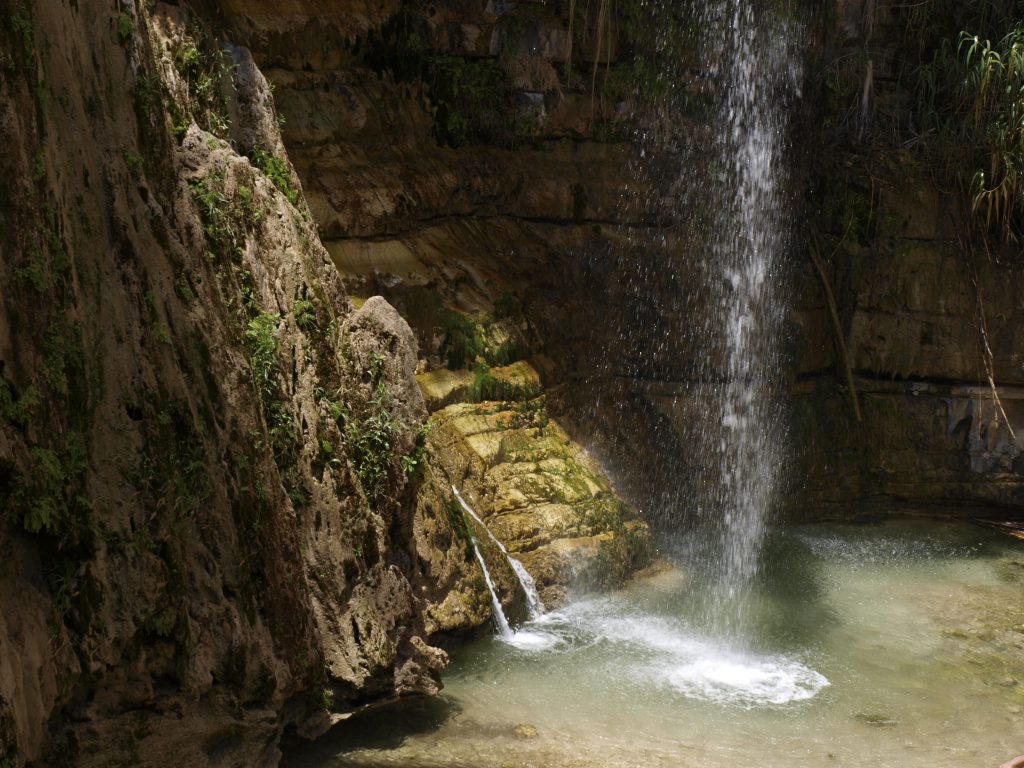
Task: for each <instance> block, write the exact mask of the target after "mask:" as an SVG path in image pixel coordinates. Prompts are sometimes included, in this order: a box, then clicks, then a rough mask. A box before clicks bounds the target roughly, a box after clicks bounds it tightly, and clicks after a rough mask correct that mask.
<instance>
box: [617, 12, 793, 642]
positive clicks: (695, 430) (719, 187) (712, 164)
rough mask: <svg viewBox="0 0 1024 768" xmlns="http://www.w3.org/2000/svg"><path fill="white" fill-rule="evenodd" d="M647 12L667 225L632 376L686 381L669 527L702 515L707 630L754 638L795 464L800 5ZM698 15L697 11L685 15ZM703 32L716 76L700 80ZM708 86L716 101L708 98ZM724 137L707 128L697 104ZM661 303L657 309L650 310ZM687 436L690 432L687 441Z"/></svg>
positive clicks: (653, 160) (656, 182)
mask: <svg viewBox="0 0 1024 768" xmlns="http://www.w3.org/2000/svg"><path fill="white" fill-rule="evenodd" d="M686 1H687V2H688V3H689V7H690V8H692V10H690V11H689V12H688V11H687V10H686V9H685V2H683V0H647V2H646V3H645V4H644V7H645V8H646V11H645V12H646V13H648V14H649V19H648V21H649V22H650V28H651V29H652V30H653V31H652V33H651V34H652V35H653V37H651V38H650V39H649V40H648V41H647V44H646V45H647V51H648V52H647V55H649V56H650V57H651V60H652V62H653V65H654V67H655V68H656V70H657V71H660V72H661V75H660V78H661V85H662V86H663V87H662V88H661V89H660V91H659V93H660V95H659V96H658V97H657V100H656V103H654V104H652V105H651V112H650V114H648V115H646V119H645V123H644V124H645V126H646V127H645V130H644V131H643V132H642V133H641V140H642V145H643V146H642V149H643V150H644V154H645V155H646V156H647V157H649V158H650V159H647V160H643V161H641V163H640V164H638V169H639V173H638V179H639V181H640V182H641V184H640V186H641V188H643V185H644V184H645V183H646V184H648V185H649V186H648V188H649V189H652V190H655V192H653V193H647V194H646V196H644V197H643V200H644V202H645V204H646V205H647V207H648V208H649V209H650V210H651V211H653V212H656V215H658V216H659V217H662V220H663V221H664V222H666V223H665V224H664V225H663V226H661V227H659V233H658V234H657V235H654V236H645V235H638V237H646V240H644V241H642V242H638V245H641V246H642V247H644V248H645V249H650V250H651V251H653V252H654V253H656V254H659V257H658V258H655V259H648V260H646V261H641V262H639V263H638V265H637V266H638V268H637V269H636V270H634V271H635V272H636V273H637V274H635V275H630V276H629V277H630V279H631V280H633V281H634V282H635V283H636V285H635V286H633V289H632V291H631V292H630V293H629V294H628V295H629V296H630V297H631V298H632V297H634V296H636V297H639V300H640V303H641V309H638V310H637V313H638V314H637V316H638V317H644V315H643V314H639V313H640V312H646V316H647V317H649V318H651V320H652V321H651V322H648V323H646V324H644V325H643V326H642V327H635V326H633V325H628V323H629V322H631V316H628V315H627V317H626V321H625V322H626V323H627V324H626V325H625V326H624V328H623V330H622V331H621V332H620V333H619V337H620V340H623V341H625V342H626V345H625V346H626V348H627V349H631V350H632V353H631V356H630V357H629V359H630V360H633V361H635V362H634V363H633V365H634V366H635V368H636V371H635V372H630V373H631V375H634V376H638V377H639V378H644V379H649V378H654V377H660V376H664V375H665V373H661V372H662V371H665V372H666V373H667V375H668V377H674V378H675V379H676V380H677V381H679V382H680V386H679V389H678V390H677V392H678V395H677V398H676V400H675V402H673V403H672V406H671V407H672V409H673V413H674V417H675V422H674V423H675V424H676V425H677V429H680V430H681V436H682V440H683V446H684V448H683V451H685V453H686V455H685V456H684V457H683V458H682V459H680V458H679V457H675V458H672V457H669V458H667V459H665V460H662V464H663V466H662V467H661V471H660V474H661V475H662V477H663V480H664V483H663V484H664V487H665V489H666V490H665V492H664V503H663V505H662V506H663V507H664V512H663V513H662V515H661V519H660V520H656V522H660V523H661V526H660V527H662V528H671V529H674V528H677V527H678V523H677V522H676V521H677V520H678V516H679V515H681V514H682V515H685V516H686V517H688V518H692V517H696V518H698V519H700V520H701V521H702V522H703V523H704V524H705V526H704V530H705V535H704V536H702V537H699V538H701V539H702V540H701V541H699V542H697V543H695V545H694V547H695V549H696V550H697V552H696V553H695V556H696V563H697V566H698V568H699V569H700V570H701V571H703V572H705V573H704V576H705V577H706V584H705V585H704V587H703V591H704V592H705V599H706V601H707V605H706V609H705V611H704V614H705V620H706V623H707V624H708V625H709V626H710V627H712V628H714V629H717V630H718V631H720V632H723V633H725V634H727V635H733V636H734V637H739V636H740V635H742V634H743V626H742V625H743V623H744V620H745V619H744V614H745V611H746V608H745V605H746V604H747V603H748V602H749V597H750V594H749V593H750V589H751V586H752V583H753V580H754V577H755V576H756V574H757V572H758V569H759V563H760V560H761V554H762V541H763V539H764V535H765V532H766V529H767V527H768V525H769V523H770V520H771V513H772V510H773V507H774V506H775V504H776V501H777V497H778V495H779V487H780V485H781V479H782V477H783V475H784V471H783V470H784V466H785V462H786V456H787V453H788V451H787V441H788V436H787V426H786V418H785V409H784V406H783V401H782V397H781V383H782V382H781V376H780V371H781V370H782V369H783V339H784V336H785V334H784V330H785V327H784V317H785V306H786V304H785V290H784V282H785V281H784V280H783V274H782V273H783V270H784V267H785V254H786V251H787V249H788V248H789V242H790V235H789V226H790V225H789V221H790V216H789V212H788V208H789V205H788V203H789V200H788V196H789V193H788V191H787V189H788V185H789V177H788V168H787V163H786V133H787V127H788V125H787V124H788V107H789V104H790V102H791V100H792V98H793V97H795V96H797V95H798V91H799V81H800V77H801V67H800V65H799V58H798V56H797V55H795V46H793V44H792V43H791V41H792V40H793V39H794V37H795V35H794V29H795V23H794V21H793V11H794V9H793V7H792V6H793V3H790V2H785V0H783V1H781V2H778V3H763V2H757V0H686ZM681 6H684V7H681ZM692 32H697V33H699V35H700V41H701V43H702V47H703V59H704V65H705V66H704V68H703V70H702V71H701V72H700V74H699V75H696V76H695V75H694V70H693V66H692V61H693V56H692V53H693V44H694V41H695V39H694V38H693V37H692V36H691V34H690V33H692ZM697 83H702V84H703V85H702V94H703V95H702V96H701V97H700V99H695V97H694V91H695V89H694V85H695V84H697ZM695 102H696V103H699V104H701V105H702V106H703V108H705V109H707V108H710V111H705V112H704V113H703V114H704V118H703V119H704V121H705V125H706V127H707V128H708V129H709V133H707V134H705V133H702V132H701V131H700V129H699V128H698V127H697V126H695V124H694V122H693V119H692V116H693V114H694V111H693V106H694V103H695ZM648 296H649V297H650V298H646V297H648ZM682 433H684V434H682Z"/></svg>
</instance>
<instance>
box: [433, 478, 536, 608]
mask: <svg viewBox="0 0 1024 768" xmlns="http://www.w3.org/2000/svg"><path fill="white" fill-rule="evenodd" d="M452 493H454V494H455V498H456V499H457V500H458V502H459V504H460V505H462V508H463V510H465V511H466V513H467V514H469V515H470V516H471V517H472V518H473V519H474V520H476V521H477V523H479V524H480V527H481V528H483V529H484V531H485V532H486V533H487V535H488V536H490V537H491V541H493V542H494V543H495V544H497V545H498V549H500V550H501V554H503V555H504V556H505V559H506V560H508V564H509V565H510V566H511V567H512V571H513V572H514V573H515V575H516V578H517V579H519V585H520V586H521V587H522V588H523V592H524V593H525V594H526V609H527V611H528V612H529V615H530V618H531V619H536V618H537V617H538V616H540V615H542V614H543V613H544V603H543V602H542V601H541V599H540V595H539V594H538V592H537V584H536V582H535V581H534V580H533V576H531V575H530V573H529V572H528V571H527V570H526V568H525V567H524V566H523V564H522V563H521V562H519V561H518V560H516V559H515V558H514V557H512V555H510V554H509V553H508V550H507V549H505V545H504V544H502V543H501V542H500V541H498V538H497V537H496V536H495V535H494V534H493V533H491V530H490V528H488V527H487V524H486V523H484V521H483V520H481V519H480V518H479V517H478V516H477V514H476V512H474V511H473V508H472V507H470V506H469V504H467V503H466V501H465V499H463V498H462V494H461V493H459V490H458V488H456V487H455V486H454V485H453V486H452ZM479 556H480V553H479V551H478V552H477V557H479ZM492 594H493V591H492Z"/></svg>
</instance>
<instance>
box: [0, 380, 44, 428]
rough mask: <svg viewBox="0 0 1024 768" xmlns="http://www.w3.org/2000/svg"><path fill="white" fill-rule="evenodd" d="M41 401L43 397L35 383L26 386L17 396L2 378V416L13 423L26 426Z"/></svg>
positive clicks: (0, 414)
mask: <svg viewBox="0 0 1024 768" xmlns="http://www.w3.org/2000/svg"><path fill="white" fill-rule="evenodd" d="M41 402H42V397H41V395H40V394H39V390H38V389H37V388H36V386H35V385H34V384H32V385H29V386H28V387H26V389H25V391H24V392H22V393H21V395H19V396H18V397H15V396H14V393H13V392H12V391H11V387H10V385H9V384H8V383H7V381H6V380H5V379H0V417H3V418H5V419H7V421H9V422H11V423H12V424H16V425H18V426H19V427H23V426H25V425H26V424H27V423H28V420H29V419H30V418H31V417H32V414H33V413H35V410H36V408H38V407H39V405H40V403H41Z"/></svg>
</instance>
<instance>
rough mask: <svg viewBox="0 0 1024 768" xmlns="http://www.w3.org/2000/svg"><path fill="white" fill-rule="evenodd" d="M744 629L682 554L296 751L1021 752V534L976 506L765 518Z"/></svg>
mask: <svg viewBox="0 0 1024 768" xmlns="http://www.w3.org/2000/svg"><path fill="white" fill-rule="evenodd" d="M766 546H767V548H768V550H769V551H768V554H769V557H768V558H766V563H767V564H768V565H766V568H765V569H764V571H763V572H762V573H761V575H760V576H759V577H758V579H757V584H756V587H755V588H754V589H752V595H753V599H752V600H751V602H750V622H749V626H751V627H752V628H753V631H752V634H751V635H750V636H749V637H747V638H746V639H745V641H744V642H736V641H734V640H733V639H732V638H730V637H728V636H724V635H715V634H711V633H709V631H708V630H707V628H706V627H704V626H703V625H702V624H701V622H700V617H699V614H700V612H701V610H702V609H701V607H700V602H701V601H700V600H698V599H696V598H698V597H699V593H700V592H701V589H702V587H701V581H702V579H703V578H704V576H703V575H702V574H701V573H700V572H699V571H695V570H693V569H694V568H700V564H699V562H698V563H692V562H690V561H689V560H688V558H689V557H690V556H691V555H692V552H690V551H689V549H688V547H687V546H685V545H684V543H683V542H678V543H677V545H676V546H674V547H672V548H671V551H670V552H669V557H670V559H671V560H672V562H674V563H675V565H676V568H675V569H673V570H671V571H668V572H665V573H662V574H660V575H658V576H656V577H653V578H650V579H646V580H643V581H640V582H637V583H635V584H633V585H632V586H630V587H629V588H628V589H626V590H624V591H622V592H619V593H616V594H612V595H606V596H601V597H593V598H589V599H583V600H580V601H578V602H576V603H574V604H572V605H571V606H570V607H569V608H568V609H566V610H563V611H559V612H552V613H549V614H547V615H545V616H544V617H542V618H541V619H540V620H538V621H536V622H532V623H530V624H528V625H527V628H528V629H529V628H532V629H534V630H536V631H539V632H543V633H545V634H547V635H550V636H552V637H554V638H555V642H554V643H553V644H552V645H550V646H549V647H547V648H544V649H537V650H530V649H525V648H517V647H514V646H511V645H509V644H507V643H505V642H502V641H501V640H500V639H498V638H486V639H483V640H480V641H478V642H476V643H474V644H472V645H470V646H468V647H466V648H463V649H460V650H458V651H456V652H454V654H453V661H452V666H451V669H450V670H449V672H448V674H447V676H446V678H445V679H446V688H445V691H444V693H443V694H442V695H441V696H440V697H438V698H437V699H434V700H428V701H419V702H412V703H410V704H407V705H406V706H404V707H401V708H398V709H389V710H384V711H381V712H379V713H376V714H373V713H371V714H368V715H364V716H360V717H357V718H355V719H354V720H352V721H350V722H348V723H344V724H342V725H341V726H340V727H339V728H337V729H336V730H335V731H334V732H332V734H330V735H328V736H327V737H326V738H325V739H323V740H321V741H319V742H316V743H315V744H313V745H307V746H305V747H304V748H303V749H301V750H299V751H295V752H292V753H291V754H289V755H288V756H287V759H286V761H285V763H284V765H285V766H289V767H290V768H327V767H330V768H342V767H343V766H345V767H352V768H356V767H359V768H369V767H370V766H392V765H403V766H412V767H413V768H433V767H434V766H442V765H444V766H467V767H468V766H474V767H480V768H485V767H488V766H493V767H494V768H502V767H503V766H517V767H518V766H545V767H550V768H562V767H565V768H568V767H569V766H574V767H575V766H608V767H609V768H610V767H613V766H614V767H616V768H618V767H620V766H701V767H702V768H719V766H721V767H722V768H724V767H725V766H730V768H731V767H733V766H737V765H758V766H769V767H775V766H778V767H779V768H783V767H785V768H793V767H794V766H864V767H867V766H871V767H872V768H875V767H878V766H886V767H888V766H911V767H920V768H926V767H927V768H942V767H948V768H953V767H954V766H956V767H957V768H960V767H962V766H967V765H975V766H993V767H994V766H998V765H999V764H1000V763H1001V762H1002V761H1003V760H1006V759H1008V758H1009V757H1012V756H1013V755H1016V754H1018V753H1021V752H1024V684H1022V683H1024V668H1022V667H1024V665H1022V662H1021V659H1022V658H1024V546H1022V545H1021V544H1020V543H1018V542H1015V541H1013V540H1011V539H1008V538H999V537H997V536H995V535H993V534H989V533H988V532H987V531H985V530H983V529H979V528H976V527H973V526H969V525H955V524H936V523H922V522H897V523H887V524H884V525H882V524H879V525H870V526H825V525H817V526H809V527H803V528H795V529H790V530H786V531H782V532H777V533H776V534H774V535H772V536H770V537H769V538H768V541H767V544H766Z"/></svg>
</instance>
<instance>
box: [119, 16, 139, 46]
mask: <svg viewBox="0 0 1024 768" xmlns="http://www.w3.org/2000/svg"><path fill="white" fill-rule="evenodd" d="M134 34H135V20H134V19H133V18H132V17H131V16H129V15H128V14H127V13H121V14H119V15H118V17H117V37H118V39H119V40H120V41H121V43H122V44H124V43H127V42H128V41H129V40H131V39H132V36H133V35H134Z"/></svg>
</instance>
